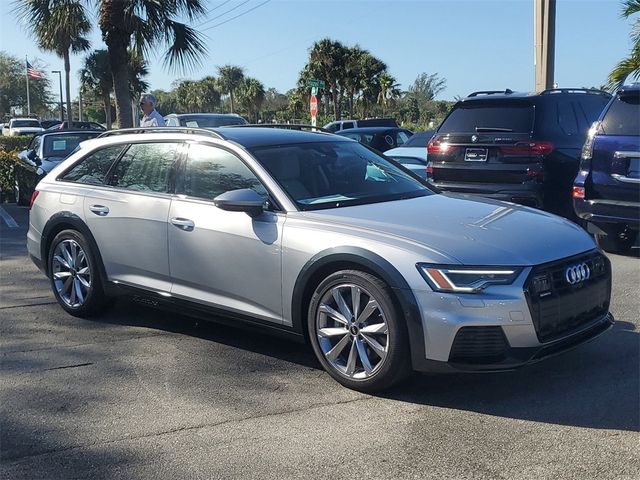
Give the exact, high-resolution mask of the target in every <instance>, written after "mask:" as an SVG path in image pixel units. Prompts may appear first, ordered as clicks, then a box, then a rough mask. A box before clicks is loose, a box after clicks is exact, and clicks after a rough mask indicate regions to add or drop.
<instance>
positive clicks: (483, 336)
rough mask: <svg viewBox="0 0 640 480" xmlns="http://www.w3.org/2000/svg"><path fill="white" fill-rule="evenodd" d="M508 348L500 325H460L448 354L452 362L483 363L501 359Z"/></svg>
mask: <svg viewBox="0 0 640 480" xmlns="http://www.w3.org/2000/svg"><path fill="white" fill-rule="evenodd" d="M508 348H509V343H508V342H507V338H506V337H505V335H504V332H503V331H502V327H462V328H461V329H460V330H458V333H456V337H455V339H454V340H453V345H452V346H451V353H450V354H449V361H450V362H454V363H468V364H485V363H495V362H499V361H500V360H502V359H503V358H504V356H505V354H506V352H507V349H508Z"/></svg>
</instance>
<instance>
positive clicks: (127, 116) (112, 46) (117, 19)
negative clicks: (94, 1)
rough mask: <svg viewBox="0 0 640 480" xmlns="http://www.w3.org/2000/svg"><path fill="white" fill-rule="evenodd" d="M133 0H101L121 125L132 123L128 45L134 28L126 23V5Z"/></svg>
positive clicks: (101, 10)
mask: <svg viewBox="0 0 640 480" xmlns="http://www.w3.org/2000/svg"><path fill="white" fill-rule="evenodd" d="M129 3H130V2H122V1H118V0H102V1H101V2H100V18H99V21H98V23H99V25H100V30H101V31H102V39H103V40H104V42H105V43H106V44H107V52H108V53H109V66H110V67H111V74H112V75H113V87H114V93H115V97H116V122H117V124H118V126H119V127H120V128H131V127H133V112H132V109H131V94H130V92H129V68H128V63H129V54H128V52H127V48H128V47H129V42H130V40H131V32H128V31H127V30H126V26H125V25H123V21H122V19H123V17H124V14H125V12H124V9H125V7H126V5H128V4H129Z"/></svg>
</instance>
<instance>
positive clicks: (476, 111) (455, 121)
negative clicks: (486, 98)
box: [438, 101, 534, 133]
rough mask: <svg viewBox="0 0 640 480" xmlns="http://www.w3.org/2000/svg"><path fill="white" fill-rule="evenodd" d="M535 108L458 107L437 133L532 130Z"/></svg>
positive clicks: (503, 104) (524, 105)
mask: <svg viewBox="0 0 640 480" xmlns="http://www.w3.org/2000/svg"><path fill="white" fill-rule="evenodd" d="M533 121H534V108H533V105H532V104H531V103H529V102H518V101H505V102H499V101H492V102H469V103H463V104H461V105H459V106H458V107H457V108H456V109H455V110H453V112H451V115H449V116H448V117H447V119H446V120H445V121H444V123H443V124H442V126H441V127H440V129H439V130H438V133H449V132H501V131H502V132H515V133H529V132H531V131H532V129H533Z"/></svg>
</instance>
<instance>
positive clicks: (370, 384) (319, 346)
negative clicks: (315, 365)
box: [308, 270, 411, 392]
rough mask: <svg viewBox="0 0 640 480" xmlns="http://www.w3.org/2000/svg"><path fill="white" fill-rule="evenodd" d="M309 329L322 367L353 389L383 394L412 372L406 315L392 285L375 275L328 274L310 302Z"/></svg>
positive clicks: (348, 271) (360, 273)
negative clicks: (396, 303)
mask: <svg viewBox="0 0 640 480" xmlns="http://www.w3.org/2000/svg"><path fill="white" fill-rule="evenodd" d="M308 326H309V336H310V339H311V344H312V346H313V349H314V351H315V353H316V356H317V357H318V359H319V360H320V363H322V366H323V367H324V368H325V370H326V371H327V372H328V373H329V374H330V375H331V376H332V377H333V378H334V379H336V380H337V381H338V382H340V383H341V384H342V385H344V386H346V387H348V388H353V389H355V390H360V391H367V392H373V391H379V390H383V389H386V388H389V387H391V386H393V385H394V384H396V383H398V382H399V381H401V380H402V379H404V378H406V377H407V376H408V375H409V373H410V372H411V369H410V362H409V355H408V352H409V348H408V341H407V334H406V328H405V325H404V323H403V321H402V317H401V316H400V315H399V314H398V311H397V309H396V307H395V305H394V303H393V300H392V297H391V293H390V291H389V287H388V286H387V285H386V284H385V283H384V282H382V281H381V280H380V279H379V278H377V277H375V276H373V275H370V274H368V273H365V272H361V271H357V270H343V271H340V272H336V273H334V274H332V275H329V276H328V277H327V278H326V279H325V280H323V281H322V282H321V283H320V285H318V287H317V288H316V290H315V292H314V294H313V297H312V298H311V303H310V307H309V315H308Z"/></svg>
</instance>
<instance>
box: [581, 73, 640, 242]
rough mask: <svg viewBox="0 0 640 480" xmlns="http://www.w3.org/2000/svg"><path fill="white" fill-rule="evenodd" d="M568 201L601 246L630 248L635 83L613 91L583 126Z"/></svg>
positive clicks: (638, 115)
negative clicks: (579, 158) (596, 115)
mask: <svg viewBox="0 0 640 480" xmlns="http://www.w3.org/2000/svg"><path fill="white" fill-rule="evenodd" d="M573 204H574V208H575V211H576V214H577V215H578V216H579V217H580V218H582V219H584V220H586V221H587V222H588V225H587V227H588V230H589V231H590V232H591V233H594V234H595V237H596V241H597V242H598V245H600V247H602V249H603V250H605V251H607V252H611V253H626V252H628V251H629V250H630V249H631V248H632V247H633V245H634V243H635V241H636V238H637V237H638V230H639V229H640V83H635V84H633V85H629V86H625V87H622V88H621V89H620V90H618V92H617V93H616V95H615V96H614V97H613V98H612V99H611V101H610V102H609V104H608V105H607V106H606V107H605V109H604V110H603V112H602V114H601V115H600V118H599V120H598V121H597V122H595V123H594V124H593V125H592V127H591V129H590V130H589V133H588V135H587V140H586V142H585V144H584V147H583V149H582V162H581V164H580V171H579V173H578V176H577V177H576V179H575V182H574V187H573Z"/></svg>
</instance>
